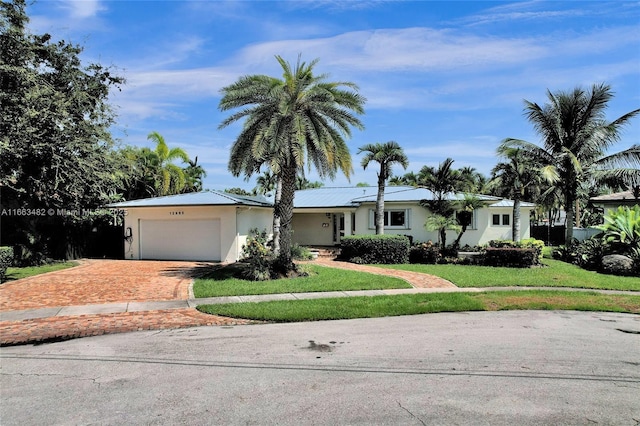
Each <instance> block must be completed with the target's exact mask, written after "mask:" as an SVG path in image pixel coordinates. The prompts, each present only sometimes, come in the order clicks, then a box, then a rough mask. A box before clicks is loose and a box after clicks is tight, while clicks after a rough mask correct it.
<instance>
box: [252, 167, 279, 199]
mask: <svg viewBox="0 0 640 426" xmlns="http://www.w3.org/2000/svg"><path fill="white" fill-rule="evenodd" d="M276 182H277V179H276V176H275V175H274V174H273V173H271V170H265V171H264V173H262V174H261V175H260V176H258V178H257V179H256V188H255V192H256V194H260V195H265V194H268V193H269V192H272V191H273V190H275V189H276Z"/></svg>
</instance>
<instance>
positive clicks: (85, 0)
mask: <svg viewBox="0 0 640 426" xmlns="http://www.w3.org/2000/svg"><path fill="white" fill-rule="evenodd" d="M61 7H62V8H63V9H65V10H67V11H68V13H69V15H70V17H71V18H73V19H86V18H92V17H94V16H97V15H98V13H99V12H102V11H104V10H106V9H107V8H106V6H105V5H104V4H102V2H101V1H100V0H62V2H61Z"/></svg>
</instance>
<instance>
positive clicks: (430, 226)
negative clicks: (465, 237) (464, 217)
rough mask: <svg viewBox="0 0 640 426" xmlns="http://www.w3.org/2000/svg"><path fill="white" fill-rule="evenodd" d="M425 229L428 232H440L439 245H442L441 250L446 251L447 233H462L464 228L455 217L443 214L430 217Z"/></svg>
mask: <svg viewBox="0 0 640 426" xmlns="http://www.w3.org/2000/svg"><path fill="white" fill-rule="evenodd" d="M424 227H425V229H426V230H427V231H438V243H440V248H441V250H445V249H446V247H447V231H448V230H451V231H456V232H460V230H461V228H462V227H461V226H460V225H459V224H458V221H457V220H456V219H455V218H454V217H453V216H444V215H441V214H434V215H431V216H429V217H428V218H427V220H426V221H425V223H424Z"/></svg>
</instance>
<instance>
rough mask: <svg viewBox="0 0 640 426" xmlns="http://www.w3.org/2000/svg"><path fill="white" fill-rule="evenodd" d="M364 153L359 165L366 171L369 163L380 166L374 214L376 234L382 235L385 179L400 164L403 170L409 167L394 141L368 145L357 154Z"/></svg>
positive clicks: (402, 152) (400, 149)
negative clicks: (375, 163) (373, 162)
mask: <svg viewBox="0 0 640 426" xmlns="http://www.w3.org/2000/svg"><path fill="white" fill-rule="evenodd" d="M363 152H364V153H366V154H365V156H364V157H363V158H362V161H361V163H360V164H361V165H362V167H363V168H364V169H365V170H366V169H367V166H368V165H369V163H370V162H372V161H375V162H377V163H378V164H380V171H379V172H378V195H377V197H376V211H375V214H374V218H375V224H376V234H378V235H380V234H384V187H385V183H386V182H387V179H389V177H391V167H392V166H393V165H394V164H400V165H401V166H402V167H403V168H404V169H405V170H406V168H407V166H408V165H409V159H408V158H407V156H406V155H405V154H404V151H403V150H402V147H401V146H400V145H398V143H397V142H395V141H389V142H386V143H373V144H372V143H370V144H366V145H364V146H361V147H360V148H359V149H358V154H361V153H363Z"/></svg>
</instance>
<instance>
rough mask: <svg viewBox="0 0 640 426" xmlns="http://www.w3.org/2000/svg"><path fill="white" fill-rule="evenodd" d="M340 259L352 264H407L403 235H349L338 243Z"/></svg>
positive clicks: (407, 244) (407, 258) (407, 248)
mask: <svg viewBox="0 0 640 426" xmlns="http://www.w3.org/2000/svg"><path fill="white" fill-rule="evenodd" d="M340 248H341V250H340V258H341V259H343V260H346V261H347V262H353V263H382V264H397V263H409V239H408V238H407V237H405V236H404V235H350V236H346V237H344V238H342V240H341V241H340Z"/></svg>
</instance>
